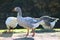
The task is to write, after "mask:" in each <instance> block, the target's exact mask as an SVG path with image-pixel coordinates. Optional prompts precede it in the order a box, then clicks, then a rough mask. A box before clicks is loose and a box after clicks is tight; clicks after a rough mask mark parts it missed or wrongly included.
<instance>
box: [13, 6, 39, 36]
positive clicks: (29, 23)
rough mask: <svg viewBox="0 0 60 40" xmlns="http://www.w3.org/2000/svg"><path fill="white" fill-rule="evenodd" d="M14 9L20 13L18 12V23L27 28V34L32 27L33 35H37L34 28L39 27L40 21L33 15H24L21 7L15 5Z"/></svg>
mask: <svg viewBox="0 0 60 40" xmlns="http://www.w3.org/2000/svg"><path fill="white" fill-rule="evenodd" d="M14 11H16V12H18V14H17V21H18V24H19V25H20V26H22V27H24V28H27V34H26V36H28V35H29V29H32V31H33V35H32V36H34V35H35V32H34V30H35V28H36V27H38V26H39V25H40V21H39V20H36V19H34V18H32V17H22V11H21V8H20V7H15V8H14Z"/></svg>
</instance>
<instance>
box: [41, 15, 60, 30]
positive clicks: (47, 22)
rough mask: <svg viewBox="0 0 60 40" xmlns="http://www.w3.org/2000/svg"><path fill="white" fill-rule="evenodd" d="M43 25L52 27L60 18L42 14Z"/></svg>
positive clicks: (45, 27)
mask: <svg viewBox="0 0 60 40" xmlns="http://www.w3.org/2000/svg"><path fill="white" fill-rule="evenodd" d="M40 20H42V21H41V23H40V24H41V25H42V26H43V28H44V29H52V28H53V27H54V26H55V24H56V22H57V21H58V20H59V18H54V17H50V16H42V17H40Z"/></svg>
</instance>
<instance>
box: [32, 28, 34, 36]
mask: <svg viewBox="0 0 60 40" xmlns="http://www.w3.org/2000/svg"><path fill="white" fill-rule="evenodd" d="M32 31H33V34H32V37H34V36H35V32H34V31H35V29H32Z"/></svg>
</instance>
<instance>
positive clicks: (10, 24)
mask: <svg viewBox="0 0 60 40" xmlns="http://www.w3.org/2000/svg"><path fill="white" fill-rule="evenodd" d="M5 24H6V26H7V28H8V31H7V32H10V31H11V29H10V28H15V27H16V26H17V24H18V22H17V18H16V17H8V18H7V19H6V21H5Z"/></svg>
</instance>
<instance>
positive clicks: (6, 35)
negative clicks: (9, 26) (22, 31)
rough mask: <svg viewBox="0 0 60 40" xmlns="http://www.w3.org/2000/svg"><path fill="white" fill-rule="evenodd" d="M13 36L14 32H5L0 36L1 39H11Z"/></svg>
mask: <svg viewBox="0 0 60 40" xmlns="http://www.w3.org/2000/svg"><path fill="white" fill-rule="evenodd" d="M12 35H13V32H6V31H5V32H3V33H1V34H0V37H11V36H12Z"/></svg>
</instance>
